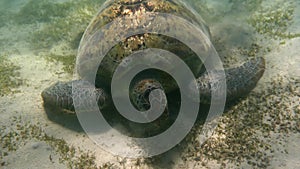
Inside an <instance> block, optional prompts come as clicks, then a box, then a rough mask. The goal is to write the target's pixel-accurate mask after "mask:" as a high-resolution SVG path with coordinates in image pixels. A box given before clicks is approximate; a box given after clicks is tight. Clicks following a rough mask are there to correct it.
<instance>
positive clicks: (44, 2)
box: [15, 0, 71, 24]
mask: <svg viewBox="0 0 300 169" xmlns="http://www.w3.org/2000/svg"><path fill="white" fill-rule="evenodd" d="M70 9H71V3H70V2H65V3H53V2H51V1H48V0H38V1H37V0H31V1H29V2H28V3H26V4H25V5H24V6H23V7H22V8H21V9H20V11H19V12H18V13H17V14H16V15H15V21H16V22H17V23H19V24H31V23H36V22H50V21H51V20H52V19H53V18H55V17H63V16H66V15H67V12H68V11H69V10H70Z"/></svg>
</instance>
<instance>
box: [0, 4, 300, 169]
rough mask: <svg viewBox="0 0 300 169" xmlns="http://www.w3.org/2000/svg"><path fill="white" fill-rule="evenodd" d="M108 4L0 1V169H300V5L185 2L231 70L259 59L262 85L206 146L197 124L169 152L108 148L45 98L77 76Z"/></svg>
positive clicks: (224, 121)
mask: <svg viewBox="0 0 300 169" xmlns="http://www.w3.org/2000/svg"><path fill="white" fill-rule="evenodd" d="M103 2H104V0H52V1H50V0H0V134H1V136H0V168H14V169H15V168H16V169H17V168H300V1H298V0H222V1H221V0H187V2H188V3H189V4H190V5H191V6H193V8H194V9H195V10H196V11H198V12H199V13H200V15H201V16H202V17H203V19H204V20H205V21H206V22H207V24H208V25H209V27H210V30H211V34H212V42H213V44H214V45H215V48H216V50H217V51H218V53H219V56H220V57H221V59H222V60H223V62H224V66H225V67H227V66H229V65H234V64H240V63H242V62H243V61H246V60H247V59H249V58H253V57H257V56H262V57H264V58H265V59H266V70H265V74H264V76H263V78H262V79H261V80H260V81H259V83H258V84H257V87H256V88H255V89H254V90H253V91H252V92H251V93H250V94H249V95H248V96H247V97H246V98H243V99H241V100H239V101H237V102H236V103H235V104H234V105H233V106H230V107H229V108H227V109H226V111H225V113H224V114H223V116H222V118H221V121H220V123H219V124H218V127H217V129H216V130H215V132H214V133H213V135H212V137H211V138H209V139H208V140H207V141H206V142H205V143H204V144H202V145H200V144H199V141H198V140H197V139H196V138H197V135H199V134H200V131H201V125H200V124H199V125H196V126H195V127H194V128H193V130H192V131H191V133H190V134H189V135H188V136H187V137H186V138H185V139H184V141H183V142H182V143H181V144H180V145H178V146H176V147H175V148H173V149H172V150H170V151H169V152H167V153H164V154H162V155H159V156H156V157H153V158H147V159H127V158H121V157H117V156H114V155H112V154H110V153H108V152H105V151H103V150H102V149H101V148H100V147H98V146H97V145H96V144H94V143H93V142H92V141H91V140H90V139H89V138H88V136H87V135H86V134H85V133H84V132H83V131H82V130H81V129H80V127H79V126H78V125H79V124H78V123H76V119H75V117H74V116H73V115H70V114H58V113H57V114H55V113H54V114H48V113H47V112H46V111H45V110H44V108H43V101H42V98H41V96H40V94H41V91H42V90H43V89H45V88H46V87H48V86H49V85H51V84H53V83H55V82H57V81H69V80H71V79H72V77H73V70H74V65H75V57H76V53H77V48H78V45H79V42H80V39H81V36H82V34H83V32H84V31H85V29H86V27H87V26H88V24H89V22H90V21H91V19H92V17H93V16H94V15H95V14H96V13H97V11H98V9H99V8H100V6H101V4H102V3H103Z"/></svg>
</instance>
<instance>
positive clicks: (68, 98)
mask: <svg viewBox="0 0 300 169" xmlns="http://www.w3.org/2000/svg"><path fill="white" fill-rule="evenodd" d="M73 85H76V86H82V87H80V88H78V89H76V90H78V91H76V92H72V86H73ZM92 94H95V96H96V100H97V102H98V106H99V107H100V108H102V107H104V106H106V105H107V104H106V101H107V94H106V93H105V91H104V90H103V89H101V88H95V87H93V86H92V85H88V83H87V82H86V81H84V80H74V81H70V82H57V83H55V84H53V85H51V86H50V87H48V88H46V89H45V90H44V91H43V92H42V94H41V95H42V98H43V101H44V106H45V107H49V108H51V107H52V108H61V109H66V110H70V111H74V109H75V108H74V102H73V99H78V98H79V99H80V97H82V96H83V95H85V97H86V96H92Z"/></svg>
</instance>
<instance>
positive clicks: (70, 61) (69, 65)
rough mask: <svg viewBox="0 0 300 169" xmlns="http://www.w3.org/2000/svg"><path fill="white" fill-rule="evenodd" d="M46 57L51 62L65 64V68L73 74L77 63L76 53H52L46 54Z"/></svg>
mask: <svg viewBox="0 0 300 169" xmlns="http://www.w3.org/2000/svg"><path fill="white" fill-rule="evenodd" d="M44 57H45V59H46V60H47V61H49V62H54V63H61V64H62V65H63V70H64V71H65V72H67V73H69V74H73V72H74V68H75V63H76V55H75V54H67V55H60V54H54V53H50V54H48V55H45V56H44Z"/></svg>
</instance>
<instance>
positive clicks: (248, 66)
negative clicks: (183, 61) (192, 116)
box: [197, 57, 265, 103]
mask: <svg viewBox="0 0 300 169" xmlns="http://www.w3.org/2000/svg"><path fill="white" fill-rule="evenodd" d="M264 71H265V60H264V58H262V57H259V58H255V59H251V60H249V61H247V62H245V63H244V64H242V65H241V66H238V67H234V68H228V69H225V78H226V79H225V81H226V88H227V90H226V100H227V101H231V100H235V99H237V98H240V97H243V96H245V95H247V94H248V93H249V92H250V91H251V90H252V89H254V87H255V86H256V84H257V82H258V81H259V79H260V78H261V77H262V75H263V73H264ZM221 73H222V71H219V70H214V71H211V72H210V73H207V72H206V73H204V74H203V75H202V76H200V77H199V78H198V79H197V84H198V88H199V92H200V98H201V103H210V99H211V91H212V90H217V89H218V87H220V85H219V83H218V81H220V80H224V79H221V78H224V76H222V75H221Z"/></svg>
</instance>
